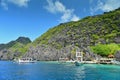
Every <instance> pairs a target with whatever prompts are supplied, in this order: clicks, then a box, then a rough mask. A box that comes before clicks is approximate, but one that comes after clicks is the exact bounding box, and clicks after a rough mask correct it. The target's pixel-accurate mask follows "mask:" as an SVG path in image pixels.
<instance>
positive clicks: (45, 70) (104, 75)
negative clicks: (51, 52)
mask: <svg viewBox="0 0 120 80" xmlns="http://www.w3.org/2000/svg"><path fill="white" fill-rule="evenodd" d="M0 80H120V66H116V65H100V64H84V65H82V66H75V65H74V64H59V63H56V62H37V63H29V64H18V63H14V62H7V61H0Z"/></svg>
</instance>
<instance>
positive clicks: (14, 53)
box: [0, 37, 31, 60]
mask: <svg viewBox="0 0 120 80" xmlns="http://www.w3.org/2000/svg"><path fill="white" fill-rule="evenodd" d="M29 43H31V40H30V39H29V38H27V37H19V38H18V39H16V40H14V41H11V42H9V43H7V44H0V59H2V60H11V59H13V58H15V57H19V56H21V55H22V54H24V53H25V52H27V50H28V48H27V46H26V45H27V44H29Z"/></svg>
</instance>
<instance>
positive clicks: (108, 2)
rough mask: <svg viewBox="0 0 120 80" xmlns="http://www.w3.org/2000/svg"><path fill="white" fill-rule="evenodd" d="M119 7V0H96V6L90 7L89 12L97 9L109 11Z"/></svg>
mask: <svg viewBox="0 0 120 80" xmlns="http://www.w3.org/2000/svg"><path fill="white" fill-rule="evenodd" d="M119 7H120V0H105V1H104V2H103V1H102V0H98V3H97V7H95V8H91V14H93V13H95V12H97V11H98V10H101V11H104V12H109V11H112V10H115V9H117V8H119Z"/></svg>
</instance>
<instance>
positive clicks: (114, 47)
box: [91, 43, 120, 56]
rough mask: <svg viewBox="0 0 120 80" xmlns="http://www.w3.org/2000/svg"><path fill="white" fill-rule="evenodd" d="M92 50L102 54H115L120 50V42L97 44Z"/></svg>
mask: <svg viewBox="0 0 120 80" xmlns="http://www.w3.org/2000/svg"><path fill="white" fill-rule="evenodd" d="M91 49H92V51H93V52H94V53H96V54H99V55H101V56H108V55H109V54H113V55H114V54H115V53H116V51H118V50H120V44H115V43H111V44H97V45H96V46H92V47H91Z"/></svg>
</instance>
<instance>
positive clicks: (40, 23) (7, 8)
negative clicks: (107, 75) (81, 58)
mask: <svg viewBox="0 0 120 80" xmlns="http://www.w3.org/2000/svg"><path fill="white" fill-rule="evenodd" d="M119 7H120V0H0V43H7V42H9V41H11V40H15V39H17V38H18V37H19V36H25V37H29V38H30V39H31V40H32V41H33V40H35V39H36V38H37V37H39V36H40V35H42V34H43V33H45V32H46V31H47V30H48V29H49V28H52V27H54V26H56V25H58V24H60V23H65V22H69V21H77V20H79V19H82V18H84V17H86V16H92V15H98V14H102V13H103V12H108V11H112V10H114V9H117V8H119Z"/></svg>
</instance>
